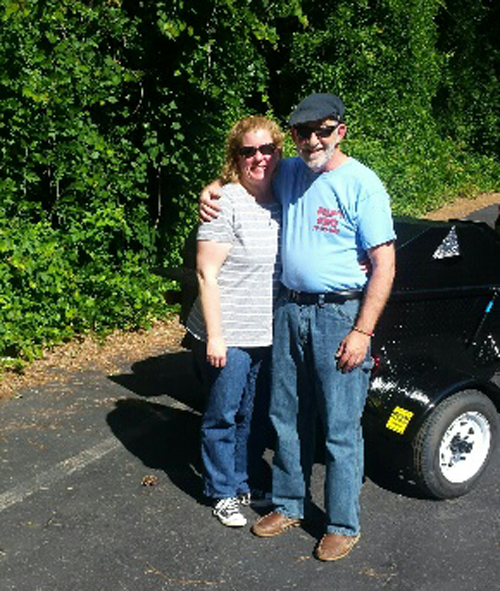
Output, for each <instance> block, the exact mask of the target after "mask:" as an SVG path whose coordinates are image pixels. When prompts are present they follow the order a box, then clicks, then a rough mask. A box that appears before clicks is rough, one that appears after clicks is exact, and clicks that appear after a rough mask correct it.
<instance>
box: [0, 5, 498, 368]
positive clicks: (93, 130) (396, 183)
mask: <svg viewBox="0 0 500 591" xmlns="http://www.w3.org/2000/svg"><path fill="white" fill-rule="evenodd" d="M498 16H499V15H498V6H497V5H496V4H495V3H493V2H492V1H491V0H481V1H480V2H479V3H478V2H472V0H418V1H417V0H377V1H375V0H360V1H359V2H351V1H350V0H336V1H335V2H328V1H327V2H322V3H320V2H316V1H315V0H273V1H271V0H241V1H239V2H236V1H235V0H205V1H204V2H200V1H199V0H92V1H90V0H71V1H70V2H69V1H67V0H43V1H42V0H0V94H1V96H2V101H0V195H1V198H0V250H1V253H2V255H3V256H2V258H1V260H0V288H1V291H0V293H1V294H2V296H1V298H0V356H4V357H12V358H15V359H23V358H24V359H30V358H32V357H33V356H35V355H37V354H38V353H39V351H40V350H41V347H43V346H44V345H46V344H50V343H55V342H60V341H62V340H65V339H68V338H71V337H72V336H73V335H75V334H77V333H81V332H85V331H87V330H97V331H107V330H111V329H113V328H114V327H125V328H132V327H136V326H143V325H145V324H147V323H148V322H149V321H150V320H151V319H152V318H154V317H159V316H161V315H163V314H165V313H166V307H165V306H164V304H163V303H162V297H161V294H162V291H163V289H164V287H165V286H164V282H162V280H160V279H159V278H157V277H155V276H154V275H152V274H151V272H150V269H152V268H153V267H156V266H159V265H169V264H172V263H177V262H178V261H179V259H180V251H181V247H182V244H183V242H184V239H185V237H186V236H187V234H188V233H189V231H190V230H191V228H192V227H193V225H194V224H195V223H196V219H197V201H198V198H197V196H198V193H199V190H200V188H201V187H202V186H203V185H204V184H205V183H206V182H208V181H209V180H211V179H212V178H213V177H214V176H216V174H217V173H218V172H219V169H220V165H221V161H222V155H223V145H224V139H225V136H226V133H227V130H228V129H229V127H230V125H231V124H232V123H233V122H234V121H235V120H236V119H238V118H239V117H241V116H244V115H248V114H250V113H266V114H268V115H271V116H274V117H276V118H277V119H278V120H279V121H281V122H282V123H285V122H286V120H287V118H288V116H289V114H290V112H291V110H292V108H293V106H294V105H295V104H297V102H298V101H299V100H300V99H301V98H303V97H304V96H305V95H306V94H307V93H309V92H318V91H327V92H335V93H338V94H340V95H341V96H342V98H343V99H344V101H345V103H346V105H347V108H348V124H349V136H348V139H347V141H346V144H345V147H346V149H347V150H348V152H349V153H351V154H353V155H355V156H356V157H358V158H359V159H360V160H362V161H363V162H365V163H366V164H368V165H369V166H372V167H373V168H374V169H375V170H376V171H377V172H378V173H379V174H380V176H381V177H382V179H383V180H384V182H385V183H386V185H387V187H388V189H389V192H390V194H391V196H392V198H393V205H394V210H395V211H396V212H397V213H404V214H420V213H422V212H424V211H427V210H429V209H431V208H433V207H435V206H438V205H440V204H441V203H443V202H444V201H446V200H447V199H449V198H452V197H454V196H457V195H461V194H467V195H472V194H474V193H476V192H478V191H485V190H495V189H496V190H498V178H499V176H500V175H499V172H500V171H499V164H498V161H497V160H496V159H495V158H496V156H497V155H498V138H499V133H498V120H499V109H498V106H499V102H498V101H499V100H500V99H499V97H500V93H499V92H498V91H499V88H498V84H499V83H498V63H499V59H498V58H499V41H498V36H497V35H496V32H495V28H494V25H493V23H495V22H497V20H498ZM286 150H287V153H288V154H290V153H293V147H292V146H291V142H290V140H289V139H288V140H287V144H286Z"/></svg>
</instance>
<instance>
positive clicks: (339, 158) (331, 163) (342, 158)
mask: <svg viewBox="0 0 500 591" xmlns="http://www.w3.org/2000/svg"><path fill="white" fill-rule="evenodd" d="M348 160H349V156H347V155H346V154H344V153H343V152H341V151H340V148H337V149H336V150H335V152H334V153H333V154H332V155H331V157H330V160H328V162H327V163H326V165H325V168H324V169H323V170H322V172H330V171H332V170H335V169H336V168H339V166H342V164H345V163H346V162H347V161H348Z"/></svg>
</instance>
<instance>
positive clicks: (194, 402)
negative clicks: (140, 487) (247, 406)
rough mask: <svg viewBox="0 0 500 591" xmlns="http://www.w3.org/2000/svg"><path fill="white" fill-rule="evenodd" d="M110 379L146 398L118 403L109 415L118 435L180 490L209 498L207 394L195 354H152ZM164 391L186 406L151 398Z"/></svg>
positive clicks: (128, 446) (199, 500) (161, 394)
mask: <svg viewBox="0 0 500 591" xmlns="http://www.w3.org/2000/svg"><path fill="white" fill-rule="evenodd" d="M109 379H110V380H112V381H113V382H115V383H117V384H119V385H120V386H122V387H124V388H126V389H127V390H129V391H130V392H133V393H134V394H136V395H138V396H141V397H142V398H143V399H141V398H137V397H131V398H128V399H122V400H118V401H117V402H116V403H115V408H114V409H113V410H112V411H111V412H110V413H109V414H108V416H107V419H106V420H107V422H108V425H109V427H110V429H111V431H112V432H113V434H114V435H115V436H116V437H117V438H118V439H119V440H120V441H121V442H122V443H123V445H124V447H125V448H126V449H127V450H128V451H130V453H132V454H133V455H135V456H136V457H137V458H139V459H140V460H141V461H142V462H143V464H144V465H145V466H147V467H148V468H152V469H154V470H162V471H164V472H165V474H166V475H167V476H168V478H169V479H170V481H171V482H172V483H173V484H174V485H175V486H177V487H178V488H179V489H180V490H182V491H183V492H185V493H186V494H188V495H190V496H191V497H193V498H194V499H196V500H197V501H198V502H204V497H203V494H202V479H201V473H202V464H201V457H200V438H199V431H200V413H201V412H202V408H203V398H202V393H201V387H200V384H199V382H198V380H197V378H196V376H195V374H194V371H193V368H192V359H191V353H190V352H185V351H182V352H180V353H169V354H165V355H160V356H158V357H150V358H148V359H145V360H143V361H140V362H137V363H135V364H133V366H132V373H130V374H122V375H118V376H110V378H109ZM163 395H167V396H169V397H170V398H172V399H174V401H177V402H179V403H181V404H179V406H178V407H176V403H175V402H174V403H173V404H172V403H170V404H169V405H166V404H162V403H160V402H151V401H150V399H151V398H153V397H159V396H163ZM191 409H192V410H191ZM193 410H194V411H195V412H193Z"/></svg>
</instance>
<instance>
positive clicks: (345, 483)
mask: <svg viewBox="0 0 500 591" xmlns="http://www.w3.org/2000/svg"><path fill="white" fill-rule="evenodd" d="M359 305H360V303H359V301H357V300H350V301H346V302H345V303H343V304H324V305H319V304H318V305H299V304H296V303H293V302H288V301H286V299H284V298H281V299H280V300H279V302H278V305H277V309H276V312H275V317H274V343H273V382H272V390H271V403H270V416H271V421H272V423H273V425H274V428H275V430H276V436H277V441H276V451H275V455H274V461H273V501H274V504H275V506H276V510H277V511H278V512H280V513H283V514H285V515H287V516H289V517H295V518H302V517H303V516H304V502H305V499H306V497H307V496H308V495H309V492H308V491H309V483H310V476H311V470H312V464H313V460H314V447H315V441H316V432H315V426H316V421H317V416H318V415H319V417H320V418H321V420H322V424H323V428H324V434H325V467H326V477H325V478H326V479H325V510H326V517H327V524H326V531H327V532H328V533H339V534H343V535H350V536H354V535H357V534H358V533H359V494H360V490H361V484H362V478H363V437H362V431H361V415H362V412H363V407H364V404H365V400H366V394H367V390H368V381H369V375H370V374H369V370H370V368H371V365H372V364H371V357H370V355H367V359H366V361H365V363H364V364H363V366H362V367H359V368H356V369H354V370H353V371H351V372H349V373H342V372H341V371H339V369H338V368H337V362H336V359H335V353H336V351H337V348H338V346H339V344H340V342H341V341H342V339H343V338H344V337H345V336H346V335H347V334H348V333H349V331H350V330H351V328H352V326H353V324H354V323H355V320H356V316H357V313H358V310H359Z"/></svg>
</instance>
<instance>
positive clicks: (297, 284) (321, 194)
mask: <svg viewBox="0 0 500 591" xmlns="http://www.w3.org/2000/svg"><path fill="white" fill-rule="evenodd" d="M274 192H275V196H276V198H277V199H278V201H280V202H281V204H282V207H283V222H282V242H281V249H282V250H281V255H282V265H283V272H282V278H281V281H282V283H283V284H284V285H285V286H286V287H288V288H289V289H293V290H296V291H305V292H310V293H323V292H328V291H342V290H347V289H349V290H361V289H363V287H364V286H365V284H366V282H367V279H368V277H367V275H366V273H365V272H364V271H363V270H362V269H361V267H360V264H359V262H360V261H362V260H364V259H366V251H367V250H369V249H371V248H373V247H375V246H379V245H381V244H384V243H386V242H390V241H392V240H394V238H395V234H394V227H393V222H392V216H391V209H390V203H389V196H388V195H387V192H386V190H385V188H384V186H383V185H382V182H381V181H380V179H379V178H378V176H377V175H376V174H375V173H374V172H373V171H372V170H370V169H369V168H367V167H366V166H364V165H363V164H361V163H360V162H358V161H357V160H355V159H354V158H349V159H348V160H347V161H346V162H345V163H344V164H342V165H341V166H339V167H338V168H336V169H335V170H332V171H330V172H323V173H319V174H318V173H314V172H312V171H311V170H310V169H309V168H308V166H307V165H306V164H305V163H304V162H303V161H302V160H301V159H300V158H286V159H285V160H283V161H282V162H281V163H280V166H279V169H278V171H277V174H276V176H275V179H274Z"/></svg>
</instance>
